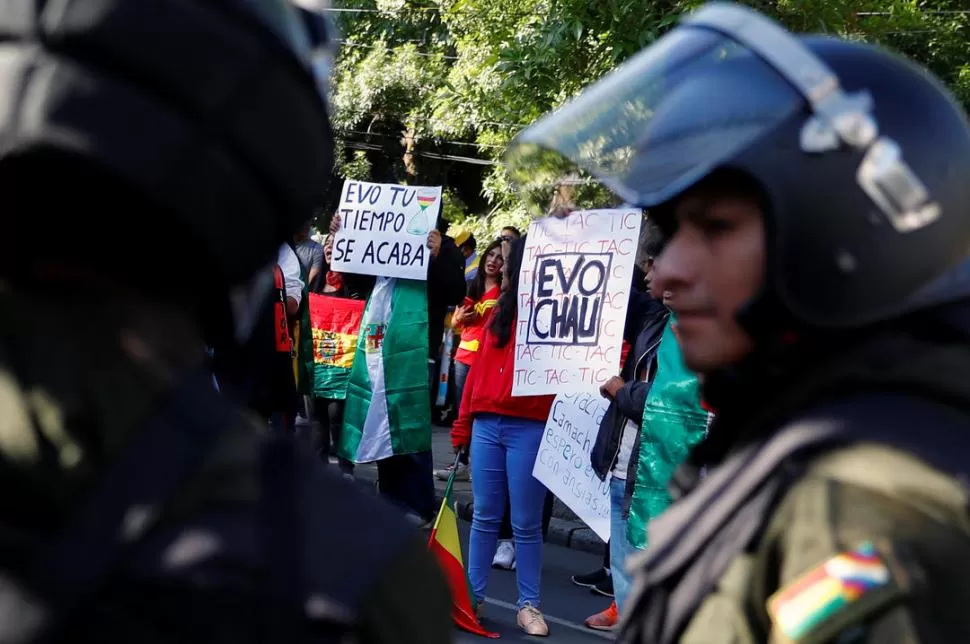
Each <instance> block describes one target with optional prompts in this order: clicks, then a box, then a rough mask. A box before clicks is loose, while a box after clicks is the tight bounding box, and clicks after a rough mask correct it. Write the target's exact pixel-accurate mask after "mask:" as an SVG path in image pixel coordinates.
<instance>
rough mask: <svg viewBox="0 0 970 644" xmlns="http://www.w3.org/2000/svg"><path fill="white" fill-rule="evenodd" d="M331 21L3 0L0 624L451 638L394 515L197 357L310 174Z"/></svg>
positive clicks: (281, 6) (219, 4) (285, 233)
mask: <svg viewBox="0 0 970 644" xmlns="http://www.w3.org/2000/svg"><path fill="white" fill-rule="evenodd" d="M301 4H302V3H301ZM333 38H334V34H333V33H332V31H331V30H330V29H329V27H328V25H327V24H326V23H325V21H324V20H323V19H322V16H321V14H319V13H315V12H313V11H308V10H306V9H299V10H298V9H297V8H296V7H295V6H294V5H291V4H289V2H288V1H287V0H195V1H192V2H188V1H185V0H93V1H92V0H58V1H56V2H54V1H52V2H35V1H32V0H21V1H15V2H6V3H3V5H2V8H0V51H2V63H0V80H2V84H3V92H2V93H0V97H2V98H0V101H2V103H0V105H2V107H0V126H2V134H0V194H2V195H3V199H4V206H3V209H2V215H0V217H2V218H3V233H2V235H0V280H2V281H0V419H2V420H0V489H2V492H0V641H3V642H28V641H30V642H33V641H41V640H43V641H66V640H71V641H83V642H90V641H100V642H139V643H149V642H196V641H198V642H207V643H209V644H212V643H214V642H232V643H233V644H239V643H240V642H264V641H278V642H293V641H299V640H304V641H345V638H346V637H348V636H353V637H354V638H355V641H360V642H446V641H450V631H451V628H450V620H449V599H448V592H447V590H446V587H445V585H444V582H443V581H442V579H441V577H440V575H438V573H437V572H436V569H435V564H434V563H433V562H432V560H431V559H430V558H429V555H428V553H427V552H426V547H425V546H424V544H422V543H421V542H420V541H419V540H418V539H417V538H416V536H415V535H413V533H412V532H411V531H410V530H409V529H408V528H407V526H406V524H405V522H404V520H403V518H401V517H399V516H398V515H397V514H396V513H395V512H394V511H393V510H390V509H388V508H387V507H385V506H384V505H382V504H380V503H379V502H378V501H376V500H371V499H368V498H362V497H361V496H360V495H359V494H358V493H357V492H355V491H354V490H353V489H352V488H350V487H345V485H344V484H343V483H342V482H340V481H339V480H336V479H331V478H330V475H329V474H327V473H325V472H324V471H323V469H322V468H319V467H318V466H316V465H315V460H314V459H313V458H312V457H304V456H303V455H302V454H298V453H297V452H296V450H295V449H294V446H293V443H292V442H291V441H288V440H286V439H283V438H280V439H278V440H274V441H271V442H269V443H266V444H263V443H261V439H260V432H261V429H260V427H259V425H258V424H257V423H256V422H254V421H253V420H252V419H250V418H248V417H247V416H245V415H244V414H242V413H240V412H238V411H237V410H236V409H235V408H233V407H232V406H231V405H230V404H229V402H228V401H227V400H226V399H224V398H222V397H220V396H219V395H218V394H217V393H216V392H215V391H214V389H213V387H212V383H211V379H210V378H209V377H208V376H207V374H206V369H205V367H204V366H203V365H204V362H203V359H204V357H205V350H204V349H205V344H206V341H207V340H208V341H209V342H210V343H214V344H217V345H218V346H220V347H223V348H225V347H231V342H229V341H228V340H227V339H231V340H232V341H233V342H236V343H242V342H245V340H246V337H247V334H248V331H249V330H250V329H251V327H252V319H251V318H252V316H253V314H254V313H255V312H256V311H258V310H260V309H261V307H260V306H258V305H254V304H253V302H254V299H258V298H253V297H249V298H241V299H240V298H234V297H232V296H231V295H232V293H233V292H236V291H239V290H240V286H241V285H245V288H246V290H248V293H249V295H252V294H254V293H257V294H258V293H262V294H263V295H264V297H266V296H269V295H270V294H271V292H272V290H273V289H272V282H270V283H269V285H268V286H267V285H265V284H262V285H260V284H257V285H250V284H248V281H249V279H250V276H252V275H254V274H257V273H260V274H266V271H263V270H261V269H262V268H263V267H264V266H266V265H268V264H269V263H271V262H272V259H273V255H274V253H275V252H276V249H277V248H279V245H280V244H281V243H282V242H283V241H284V240H286V239H289V238H290V237H291V236H292V234H293V232H294V230H296V228H297V227H298V226H299V224H300V223H301V222H302V221H305V220H306V219H307V218H308V217H309V216H310V214H311V213H312V211H313V208H314V206H315V204H316V203H318V200H319V198H320V196H321V195H320V193H319V191H320V190H321V187H322V186H324V185H325V184H326V181H327V179H328V177H329V173H330V170H331V167H332V150H333V140H332V135H331V130H330V125H329V123H328V117H327V110H326V95H325V91H326V87H327V79H328V76H329V67H330V64H331V62H332V57H333ZM51 229H53V230H55V231H56V233H55V234H50V230H51ZM242 301H245V302H248V303H249V305H247V306H233V304H232V302H237V303H238V302H242ZM216 340H218V342H217V341H216ZM404 585H406V587H407V588H408V591H409V592H407V593H402V592H401V588H402V586H404Z"/></svg>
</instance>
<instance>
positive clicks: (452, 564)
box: [428, 459, 499, 639]
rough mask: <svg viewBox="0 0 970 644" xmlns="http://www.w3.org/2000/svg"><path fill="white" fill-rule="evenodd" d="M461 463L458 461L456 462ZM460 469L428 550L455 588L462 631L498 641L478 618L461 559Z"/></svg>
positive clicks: (443, 503)
mask: <svg viewBox="0 0 970 644" xmlns="http://www.w3.org/2000/svg"><path fill="white" fill-rule="evenodd" d="M455 460H456V462H457V459H455ZM457 470H458V468H457V467H454V468H452V470H451V476H450V477H449V478H448V486H447V487H446V488H445V498H444V499H443V500H442V501H441V510H439V511H438V518H437V519H436V520H435V522H434V529H433V530H432V531H431V540H430V541H429V542H428V548H429V549H430V550H431V552H433V553H434V554H435V556H436V557H437V558H438V563H439V564H440V565H441V569H442V570H443V571H444V573H445V577H446V578H447V579H448V586H449V587H450V588H451V619H452V620H454V622H455V626H457V627H458V628H460V629H462V630H465V631H468V632H469V633H474V634H475V635H481V636H482V637H488V638H492V639H495V638H497V637H499V634H498V633H489V632H488V631H486V630H485V629H484V628H482V625H481V624H480V623H479V621H478V618H477V617H475V598H474V597H473V596H472V591H471V587H470V585H469V583H468V577H467V576H466V575H465V563H464V561H463V560H462V557H461V541H460V540H459V538H458V516H457V515H456V513H455V505H454V503H452V500H451V487H452V484H454V482H455V472H456V471H457Z"/></svg>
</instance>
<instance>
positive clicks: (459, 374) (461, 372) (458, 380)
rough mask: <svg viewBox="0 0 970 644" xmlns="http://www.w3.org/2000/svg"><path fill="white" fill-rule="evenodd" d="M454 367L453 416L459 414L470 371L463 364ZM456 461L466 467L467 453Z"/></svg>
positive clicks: (457, 363)
mask: <svg viewBox="0 0 970 644" xmlns="http://www.w3.org/2000/svg"><path fill="white" fill-rule="evenodd" d="M454 367H455V389H454V391H455V416H457V415H458V414H459V413H461V397H462V394H463V393H465V381H466V380H467V379H468V370H469V369H471V367H469V366H468V365H467V364H465V363H463V362H458V361H457V360H456V361H455V363H454ZM458 461H459V462H460V463H461V464H463V465H466V466H467V465H468V452H465V453H464V454H462V455H461V457H460V458H459V459H458Z"/></svg>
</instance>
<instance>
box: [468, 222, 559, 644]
mask: <svg viewBox="0 0 970 644" xmlns="http://www.w3.org/2000/svg"><path fill="white" fill-rule="evenodd" d="M524 248H525V239H524V238H523V239H521V240H518V241H516V242H513V243H512V246H511V248H510V250H509V252H508V256H507V257H506V260H505V265H504V267H503V268H504V270H503V272H504V276H503V280H502V295H501V297H500V298H499V302H498V306H497V308H496V310H495V313H494V314H493V316H492V320H491V322H490V323H489V324H488V325H487V327H486V329H485V335H484V337H483V338H482V340H481V343H480V344H479V350H478V357H477V359H476V360H475V364H474V365H473V366H472V369H471V371H470V372H469V374H468V380H467V381H466V383H465V391H464V395H463V397H462V401H461V406H460V407H459V416H458V420H457V421H455V424H454V426H453V427H452V430H451V442H452V445H453V446H454V447H455V450H456V451H464V450H466V449H468V447H469V443H470V444H471V450H472V452H473V453H474V458H473V459H472V462H471V467H472V494H473V496H474V507H475V509H474V514H473V516H472V531H471V538H470V540H469V546H468V578H469V581H470V582H471V586H472V592H474V593H475V598H476V600H477V601H478V602H479V603H481V602H482V601H483V600H484V598H485V588H486V586H487V585H488V576H489V573H490V572H491V564H492V555H493V554H494V553H495V547H496V543H497V541H498V534H499V526H500V525H501V523H502V515H503V514H504V512H505V504H506V501H510V503H511V510H512V533H513V535H514V538H515V548H516V584H517V585H518V594H519V597H518V607H519V615H518V623H519V627H520V628H522V630H524V631H525V632H526V633H528V634H529V635H538V636H546V635H548V634H549V627H548V626H547V625H546V622H545V619H543V617H542V613H540V612H539V580H540V576H541V571H542V506H543V501H544V499H545V496H546V488H545V487H544V486H543V485H542V483H540V482H539V481H537V480H536V479H535V478H534V477H533V476H532V466H533V465H534V464H535V460H536V455H537V454H538V452H539V445H540V443H541V442H542V435H543V428H544V427H545V423H546V418H547V417H548V416H549V409H550V408H551V407H552V401H553V396H518V397H515V398H513V397H512V377H513V375H514V373H515V326H516V317H517V316H516V300H517V292H518V287H519V267H520V266H521V264H522V254H523V250H524Z"/></svg>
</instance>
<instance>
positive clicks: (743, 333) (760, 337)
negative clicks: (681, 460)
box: [510, 4, 970, 644]
mask: <svg viewBox="0 0 970 644" xmlns="http://www.w3.org/2000/svg"><path fill="white" fill-rule="evenodd" d="M550 150H553V151H556V152H558V153H559V155H560V156H559V158H562V157H566V158H568V159H570V160H572V161H574V162H577V163H579V164H580V165H581V166H582V167H583V168H584V169H585V170H586V171H587V172H590V173H592V174H594V175H596V176H597V177H598V178H599V179H601V180H602V181H603V183H605V184H606V185H607V186H609V187H610V188H611V189H613V190H614V191H615V192H616V193H618V194H619V195H620V196H621V197H623V198H624V199H625V200H627V201H629V202H630V203H634V204H636V205H638V206H642V207H645V208H649V209H650V213H651V216H652V217H653V218H654V219H655V220H656V221H657V222H658V223H659V224H660V226H661V227H662V228H663V229H664V230H665V231H666V233H667V236H668V243H667V245H666V247H665V250H664V251H663V253H662V254H661V255H660V257H659V258H658V259H657V263H656V266H655V272H654V281H653V288H654V291H655V292H658V293H660V292H662V293H664V294H665V295H666V296H667V301H668V303H669V306H670V308H671V309H672V311H673V314H674V315H675V316H676V320H677V329H678V331H679V337H680V340H681V343H682V348H683V354H684V358H685V361H686V363H687V365H688V366H689V367H691V368H693V369H695V370H697V371H699V372H700V373H701V374H703V376H704V382H705V386H704V396H705V398H706V399H707V401H708V402H710V403H711V404H712V405H713V406H714V407H715V408H716V409H717V411H718V416H717V419H716V420H715V422H714V424H713V426H712V427H711V430H710V437H709V440H708V441H706V442H705V443H702V444H701V445H700V446H699V447H698V448H697V449H695V451H694V453H693V454H692V455H691V457H690V459H689V462H688V463H686V464H685V465H684V466H683V467H682V468H681V469H680V470H679V471H678V473H677V474H676V475H675V476H674V480H673V481H672V482H671V492H672V494H673V495H674V497H675V499H676V501H677V502H676V503H675V504H674V505H673V506H672V508H671V509H670V510H668V511H667V512H666V513H665V514H663V515H662V516H661V517H660V519H659V520H657V521H655V522H653V523H652V524H651V525H650V549H649V551H648V552H647V553H645V554H644V555H642V556H641V558H640V559H639V560H637V561H636V562H635V563H634V564H633V566H634V567H635V569H636V573H637V574H638V576H639V581H638V589H637V590H634V593H633V595H632V596H631V598H630V601H629V611H628V616H627V620H626V623H625V627H624V630H623V632H622V635H621V636H620V641H622V642H625V643H628V644H633V643H636V644H646V643H650V644H663V643H668V642H698V643H700V642H703V643H704V644H717V643H718V642H724V643H727V642H732V643H733V642H765V641H770V642H839V643H846V642H879V643H886V642H941V643H942V642H946V643H949V642H965V641H970V614H968V612H967V611H966V609H965V606H966V602H967V599H968V598H970V520H968V516H967V507H968V506H967V502H968V496H967V489H966V487H965V485H964V481H965V480H966V479H965V477H966V476H967V474H968V473H970V472H968V470H970V384H968V383H970V337H968V329H970V316H968V315H967V313H968V310H970V308H968V307H970V302H968V293H970V289H968V284H970V281H968V279H967V275H966V273H967V271H966V270H965V268H964V267H963V266H962V262H963V261H964V258H965V257H966V255H967V251H968V248H970V217H968V208H970V126H968V122H967V118H966V116H965V114H964V112H963V111H962V109H961V108H960V106H959V105H958V104H957V103H956V102H955V101H954V99H953V98H952V97H951V96H950V95H949V93H948V92H947V91H946V90H945V89H944V88H943V86H942V85H941V84H940V82H939V81H938V80H937V79H935V78H933V77H932V76H931V75H930V74H929V73H927V72H926V71H925V70H923V69H921V68H919V67H917V66H916V65H914V64H912V63H910V62H909V61H906V60H904V59H901V58H899V57H898V56H895V55H893V54H890V53H888V52H886V51H884V50H881V49H879V48H877V47H873V46H870V45H867V44H863V43H858V42H847V41H842V40H836V39H828V38H819V37H796V36H792V35H790V34H788V33H787V32H785V31H784V30H783V29H781V28H780V27H779V26H777V25H776V24H774V23H773V22H771V21H770V20H768V19H766V18H765V17H763V16H761V15H760V14H758V13H755V12H753V11H751V10H749V9H745V8H742V7H739V6H734V5H727V4H715V5H709V6H706V7H704V8H702V9H701V10H699V11H698V12H697V13H695V14H693V15H691V16H690V17H688V18H686V19H685V20H684V22H683V23H682V24H681V25H680V26H679V27H678V28H677V29H675V30H674V31H673V32H671V33H670V34H668V35H666V36H665V37H664V38H662V39H661V40H659V41H657V42H656V43H655V44H654V45H652V46H651V47H650V48H649V49H648V50H646V51H645V52H644V53H642V54H640V55H639V56H638V57H636V58H634V59H633V60H632V61H630V62H629V63H628V64H627V66H625V67H624V68H623V69H621V70H618V71H617V72H616V73H614V74H612V75H611V76H609V77H607V78H606V79H605V80H603V81H601V82H600V83H598V84H596V85H594V86H593V87H592V88H590V89H589V90H588V91H587V92H586V93H585V94H584V95H583V96H582V97H580V98H579V99H578V100H577V101H576V102H574V103H573V104H572V105H570V106H567V107H566V108H565V109H563V110H561V111H560V112H558V113H557V114H556V115H554V116H551V117H549V118H547V119H546V120H544V121H541V122H540V123H539V124H537V125H536V126H534V127H533V128H532V129H531V130H529V131H527V132H526V133H524V134H523V135H522V136H521V137H520V139H519V141H518V144H517V145H516V146H515V147H514V149H513V150H512V152H511V153H510V161H511V162H512V164H513V174H517V175H518V176H520V177H522V178H523V179H524V181H525V184H524V185H526V184H527V183H528V181H529V179H528V176H527V175H525V174H523V171H524V169H525V168H527V167H529V165H530V162H533V161H536V160H540V161H541V160H543V159H548V158H549V156H550V155H549V154H548V153H549V151H550ZM532 165H534V163H533V164H532ZM531 176H545V177H548V174H546V175H542V174H541V173H537V172H535V169H534V168H533V172H532V174H531ZM526 188H528V186H527V185H526ZM705 466H706V467H708V468H709V471H708V474H707V476H706V477H705V478H703V479H701V478H700V477H699V476H698V475H697V472H698V471H699V470H700V468H702V467H705Z"/></svg>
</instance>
